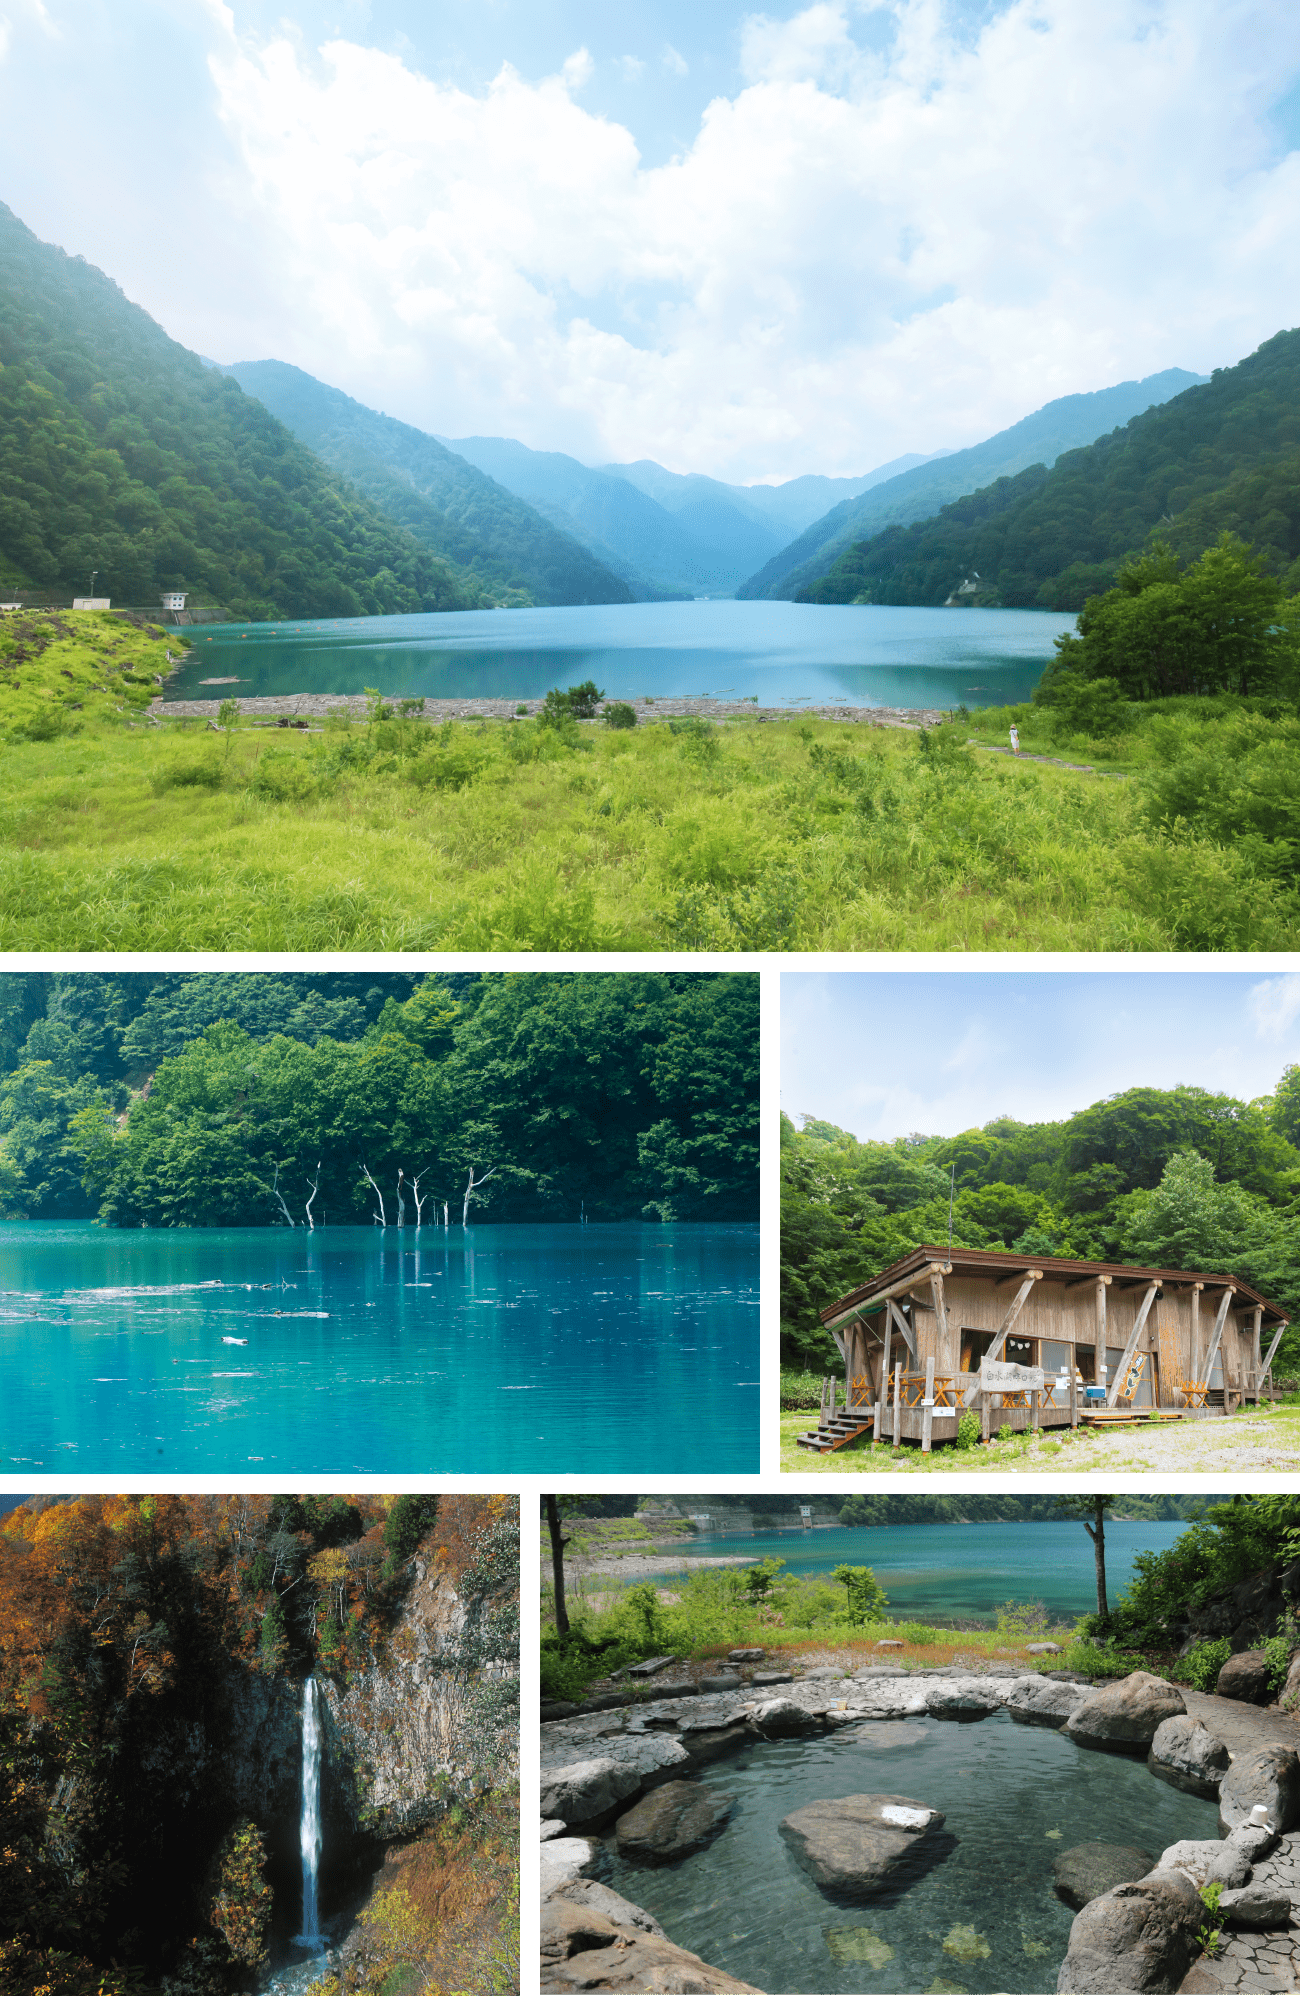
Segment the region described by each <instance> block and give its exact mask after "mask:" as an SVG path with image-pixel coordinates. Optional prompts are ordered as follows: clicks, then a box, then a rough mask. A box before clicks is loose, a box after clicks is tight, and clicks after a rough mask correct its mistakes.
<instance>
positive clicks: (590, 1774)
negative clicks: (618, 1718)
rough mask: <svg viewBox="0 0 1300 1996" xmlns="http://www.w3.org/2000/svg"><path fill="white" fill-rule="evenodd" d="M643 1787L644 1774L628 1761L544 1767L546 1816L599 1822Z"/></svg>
mask: <svg viewBox="0 0 1300 1996" xmlns="http://www.w3.org/2000/svg"><path fill="white" fill-rule="evenodd" d="M682 1758H683V1760H684V1759H685V1758H686V1756H685V1755H684V1754H683V1756H682ZM640 1786H641V1776H640V1773H639V1772H638V1770H637V1769H636V1768H635V1767H631V1766H629V1765H628V1763H627V1762H626V1761H619V1760H610V1759H607V1758H600V1759H597V1760H574V1761H570V1762H569V1765H568V1766H567V1767H551V1768H544V1769H543V1770H542V1816H543V1818H544V1819H558V1820H559V1821H560V1822H562V1823H593V1822H597V1821H598V1820H599V1819H600V1817H602V1816H605V1815H608V1813H609V1811H610V1810H611V1809H613V1808H615V1807H616V1806H617V1804H618V1803H620V1802H622V1801H625V1800H626V1798H627V1797H628V1796H629V1795H635V1794H636V1792H637V1790H638V1789H639V1788H640Z"/></svg>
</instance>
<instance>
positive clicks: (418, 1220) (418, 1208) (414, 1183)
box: [411, 1164, 429, 1234]
mask: <svg viewBox="0 0 1300 1996" xmlns="http://www.w3.org/2000/svg"><path fill="white" fill-rule="evenodd" d="M428 1169H429V1167H428V1165H427V1164H426V1165H425V1167H424V1171H417V1172H416V1174H415V1177H414V1178H413V1179H412V1180H411V1192H412V1194H413V1195H414V1198H415V1231H416V1233H417V1234H418V1233H419V1231H420V1228H421V1227H422V1226H423V1225H424V1209H425V1207H426V1205H427V1204H428V1200H427V1198H425V1199H421V1197H420V1180H421V1179H422V1178H423V1177H424V1175H425V1172H427V1171H428Z"/></svg>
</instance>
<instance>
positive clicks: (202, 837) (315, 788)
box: [0, 612, 1300, 952]
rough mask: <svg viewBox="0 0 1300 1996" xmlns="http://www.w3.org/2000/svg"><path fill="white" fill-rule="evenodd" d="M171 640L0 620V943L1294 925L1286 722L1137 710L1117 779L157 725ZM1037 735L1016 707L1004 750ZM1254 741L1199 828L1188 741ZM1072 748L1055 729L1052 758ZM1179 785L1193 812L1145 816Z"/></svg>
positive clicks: (1117, 934)
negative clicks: (1236, 779)
mask: <svg viewBox="0 0 1300 1996" xmlns="http://www.w3.org/2000/svg"><path fill="white" fill-rule="evenodd" d="M163 636H164V634H163V633H161V632H159V633H157V634H156V635H152V636H151V635H150V634H149V633H148V632H146V631H142V630H137V629H135V628H134V627H133V626H131V625H130V624H128V623H125V622H122V621H121V620H119V619H118V618H117V617H115V616H112V615H107V614H104V613H75V612H66V613H59V614H58V615H56V616H50V617H41V618H38V617H35V616H21V617H19V616H12V615H11V616H9V617H6V618H4V619H3V620H0V948H3V949H6V950H11V951H12V950H54V949H57V950H109V949H112V950H127V949H130V950H219V949H236V948H237V949H250V950H252V949H256V950H284V951H301V950H379V949H385V950H592V951H608V950H620V949H671V950H721V951H734V950H766V949H782V950H800V949H802V950H918V949H933V950H950V951H955V952H959V951H963V950H1016V951H1020V950H1097V949H1109V950H1175V949H1178V950H1193V951H1200V950H1223V949H1241V950H1248V949H1285V948H1292V947H1295V946H1296V945H1297V942H1298V941H1300V898H1298V897H1297V894H1296V890H1295V887H1294V884H1293V880H1292V874H1291V868H1290V859H1289V855H1290V852H1291V848H1290V846H1289V845H1288V844H1287V843H1286V825H1285V813H1283V820H1282V821H1281V829H1280V830H1279V822H1280V821H1279V817H1278V796H1279V794H1280V792H1281V791H1284V790H1286V789H1287V786H1288V785H1289V784H1290V783H1291V782H1292V781H1293V779H1292V778H1291V776H1290V773H1289V771H1290V768H1291V766H1293V765H1294V764H1295V761H1296V758H1295V755H1294V749H1295V746H1296V745H1297V744H1295V743H1292V741H1291V735H1292V734H1293V733H1295V734H1297V735H1298V736H1300V727H1298V726H1297V724H1294V723H1288V722H1286V721H1285V720H1280V719H1279V720H1270V719H1268V718H1267V717H1264V716H1260V715H1257V714H1254V713H1245V712H1244V711H1242V712H1238V711H1236V710H1234V712H1233V714H1232V715H1231V716H1230V717H1228V718H1227V719H1225V718H1223V717H1219V718H1217V719H1216V718H1215V716H1214V715H1209V716H1207V717H1205V718H1203V719H1198V718H1197V717H1196V715H1195V714H1189V715H1188V717H1187V718H1186V720H1185V721H1183V720H1180V719H1179V718H1178V717H1177V716H1174V717H1173V718H1172V719H1171V718H1170V717H1169V716H1167V715H1166V716H1164V717H1163V721H1162V717H1161V716H1153V717H1152V720H1154V721H1155V722H1160V723H1161V724H1162V725H1164V727H1165V737H1161V736H1160V731H1159V727H1157V728H1156V733H1155V735H1154V736H1152V735H1151V729H1150V725H1149V723H1147V722H1144V723H1143V727H1142V729H1140V730H1137V731H1136V732H1135V737H1134V741H1133V742H1130V743H1127V744H1125V743H1122V742H1121V743H1119V744H1118V745H1117V744H1111V745H1110V746H1111V747H1112V748H1113V749H1122V750H1124V752H1125V754H1126V755H1127V757H1128V760H1127V762H1125V763H1124V768H1125V770H1126V771H1128V772H1130V773H1131V780H1128V781H1120V780H1115V779H1114V778H1108V777H1104V776H1099V775H1092V774H1081V773H1079V772H1077V771H1074V770H1071V769H1068V768H1064V767H1059V766H1056V765H1052V764H1044V763H1034V762H1024V761H1022V762H1016V761H1013V760H1012V759H1011V758H1010V757H1004V756H1000V755H993V754H988V753H986V752H983V751H981V750H980V749H979V748H967V747H966V746H965V744H966V742H967V739H968V737H972V736H973V737H975V738H976V739H985V738H987V740H988V741H990V742H992V741H994V740H996V739H1005V729H1006V725H1007V720H1006V715H1005V713H1004V712H1003V711H1001V710H998V711H995V712H994V713H993V714H992V715H991V716H984V715H981V716H975V717H973V718H971V717H963V716H959V717H958V718H957V719H956V720H955V721H954V722H953V723H952V724H950V725H946V726H945V727H943V728H941V729H937V730H933V731H931V732H930V733H928V734H924V735H918V734H916V733H914V732H910V731H905V730H898V729H890V728H884V727H879V728H876V727H863V726H855V725H852V724H837V723H835V722H833V721H825V722H821V721H815V720H810V719H799V718H791V719H790V720H775V721H762V720H759V719H758V718H755V719H754V720H740V721H735V722H728V723H727V724H726V725H725V726H721V727H712V726H709V725H707V724H702V723H700V722H697V721H683V720H678V721H675V722H666V723H656V724H654V725H651V726H648V727H647V726H639V727H637V728H635V729H634V730H629V731H619V730H615V729H613V728H609V727H606V726H605V725H604V724H603V723H601V722H587V723H577V722H574V721H566V722H564V723H562V724H561V725H560V726H557V727H547V726H544V725H542V724H540V723H539V722H538V721H536V720H524V721H515V722H498V721H485V722H482V723H477V722H475V723H444V724H442V725H441V726H434V725H431V724H429V723H426V722H424V721H422V720H421V719H419V718H418V717H416V716H411V717H403V716H402V715H400V714H394V715H387V714H384V715H376V716H375V717H374V718H373V719H372V720H371V721H370V722H369V723H359V724H358V723H349V722H347V721H343V720H341V719H337V720H336V719H333V718H332V719H331V721H330V722H329V723H328V724H327V725H326V726H325V727H324V728H322V729H315V730H313V731H312V732H310V733H308V732H306V731H302V732H299V731H297V730H295V729H282V728H276V727H262V726H258V727H254V726H251V725H239V726H236V727H234V728H233V729H231V730H229V731H226V732H214V731H213V730H212V729H211V728H210V727H209V726H208V724H207V723H206V722H204V721H173V722H165V723H162V724H156V723H154V722H153V721H151V720H150V719H149V717H148V714H147V709H148V706H149V702H150V700H151V699H152V698H153V697H154V696H155V695H156V694H157V693H158V692H159V690H160V689H159V686H158V684H157V683H156V682H157V681H158V679H159V678H160V676H161V675H162V674H165V672H166V660H165V656H164V653H165V646H164V643H163ZM170 642H171V643H172V644H173V645H174V644H175V643H176V642H177V639H176V636H175V634H174V633H173V634H170ZM1163 704H1165V705H1168V704H1169V703H1163ZM1184 704H1185V705H1190V706H1204V707H1207V708H1212V707H1214V705H1215V703H1213V702H1203V703H1184ZM1020 711H1021V712H1022V713H1024V712H1025V711H1026V710H1020ZM1036 725H1039V724H1038V723H1036V722H1034V721H1032V720H1031V719H1026V720H1025V721H1023V722H1022V740H1023V741H1024V743H1025V746H1026V747H1032V746H1034V745H1035V737H1034V732H1033V730H1034V727H1035V726H1036ZM1041 725H1042V727H1043V728H1044V729H1045V728H1046V726H1047V723H1046V721H1042V722H1041ZM1171 729H1172V731H1173V733H1172V735H1171V734H1170V730H1171ZM1166 737H1167V739H1166ZM1256 738H1258V739H1256ZM1044 740H1045V742H1046V741H1047V737H1046V736H1045V737H1044ZM1162 740H1163V748H1162V747H1161V741H1162ZM1247 741H1254V742H1255V744H1256V749H1255V755H1254V761H1255V764H1256V765H1257V766H1259V767H1261V768H1264V769H1265V771H1266V774H1268V776H1269V782H1270V783H1271V784H1272V791H1271V792H1270V793H1269V795H1270V797H1271V802H1270V803H1269V809H1268V811H1267V813H1264V812H1263V807H1262V806H1261V811H1260V816H1261V826H1255V825H1254V822H1253V820H1252V821H1251V822H1250V823H1247V824H1244V825H1243V824H1239V823H1238V822H1237V818H1240V816H1241V811H1240V809H1238V806H1239V805H1240V802H1241V800H1240V799H1239V798H1238V799H1237V800H1236V803H1235V804H1234V801H1233V798H1232V797H1230V796H1228V795H1227V794H1226V791H1225V792H1224V794H1223V795H1220V794H1219V793H1218V792H1215V793H1214V795H1215V796H1217V797H1218V805H1217V806H1216V808H1217V812H1218V815H1217V816H1215V815H1214V813H1212V812H1210V813H1207V810H1206V808H1205V803H1206V795H1207V789H1206V785H1207V778H1206V767H1207V766H1208V765H1207V763H1206V758H1207V757H1208V758H1209V759H1210V760H1211V761H1213V760H1214V758H1216V757H1217V758H1218V759H1219V761H1220V762H1223V763H1224V766H1225V768H1227V769H1228V770H1229V771H1231V770H1232V769H1235V768H1236V766H1237V764H1238V763H1239V762H1240V760H1241V756H1240V750H1241V747H1242V745H1243V743H1246V742H1247ZM1078 746H1079V745H1078V744H1073V743H1068V742H1067V743H1062V742H1060V741H1057V740H1055V739H1054V738H1053V739H1052V740H1051V742H1050V752H1051V753H1052V754H1055V755H1058V756H1059V755H1062V754H1063V753H1068V752H1070V751H1071V750H1073V749H1077V748H1078ZM1084 746H1086V745H1084ZM1162 755H1163V758H1164V759H1163V760H1161V756H1162ZM1189 756H1190V757H1191V758H1192V762H1193V763H1194V764H1195V768H1194V769H1192V771H1191V774H1190V775H1189V774H1188V770H1187V768H1185V767H1184V765H1185V764H1187V759H1188V757H1189ZM1197 757H1199V758H1200V761H1199V762H1197V760H1196V758H1197ZM1171 758H1172V759H1171ZM1180 758H1181V759H1180ZM1117 766H1118V765H1117ZM1216 767H1217V764H1216ZM1171 770H1172V771H1173V773H1174V776H1173V778H1171V776H1170V772H1171ZM1174 779H1176V781H1174ZM1171 781H1173V784H1174V791H1177V790H1178V786H1179V785H1180V784H1181V785H1182V787H1183V789H1186V790H1187V791H1188V792H1189V795H1190V796H1191V797H1192V800H1193V802H1194V803H1195V805H1196V809H1197V811H1199V817H1198V818H1197V822H1196V823H1195V824H1193V823H1192V822H1191V821H1190V820H1189V819H1188V817H1187V815H1186V813H1185V812H1182V811H1173V812H1172V815H1171V813H1170V810H1169V809H1167V808H1166V806H1168V805H1169V803H1170V798H1171V797H1172V800H1173V802H1174V803H1176V802H1177V801H1178V799H1177V796H1175V795H1174V794H1173V791H1170V790H1169V786H1170V782H1171ZM1160 782H1164V784H1165V791H1160V790H1159V788H1158V786H1159V783H1160ZM1227 782H1228V779H1227V778H1225V783H1227ZM1153 785H1155V786H1156V787H1155V788H1153V787H1152V786H1153ZM1228 787H1229V788H1230V787H1231V786H1230V784H1228ZM1210 788H1211V790H1212V788H1213V786H1212V785H1211V786H1210ZM1266 788H1267V786H1266ZM1220 790H1221V791H1222V790H1224V786H1223V785H1221V786H1220ZM1166 792H1169V795H1166ZM1180 794H1181V793H1180ZM1234 810H1236V811H1237V818H1234V816H1233V812H1234ZM1162 813H1163V817H1162ZM1261 827H1262V828H1261Z"/></svg>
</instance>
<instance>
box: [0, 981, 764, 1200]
mask: <svg viewBox="0 0 1300 1996" xmlns="http://www.w3.org/2000/svg"><path fill="white" fill-rule="evenodd" d="M0 1051H2V1053H3V1060H4V1066H5V1070H6V1071H5V1073H4V1076H3V1079H0V1212H5V1213H7V1214H8V1215H10V1216H11V1217H27V1218H34V1219H51V1218H54V1219H67V1218H74V1217H83V1218H84V1217H87V1216H89V1215H92V1214H98V1215H99V1217H100V1218H101V1219H102V1220H103V1221H104V1222H105V1223H107V1224H109V1225H114V1226H262V1225H267V1226H270V1225H277V1224H279V1225H284V1224H287V1223H293V1224H296V1225H299V1226H302V1225H316V1226H319V1225H321V1224H322V1223H326V1224H330V1223H338V1224H352V1223H355V1222H362V1223H364V1222H365V1221H366V1220H368V1219H370V1218H372V1217H373V1218H376V1219H382V1222H383V1223H384V1224H386V1225H392V1224H396V1225H402V1224H403V1223H406V1224H410V1225H415V1224H416V1223H417V1221H418V1220H419V1218H420V1215H421V1212H423V1216H424V1220H425V1222H426V1223H428V1222H429V1221H430V1220H431V1218H432V1211H431V1209H430V1202H434V1204H436V1205H438V1206H441V1204H442V1203H443V1202H446V1203H447V1204H448V1205H449V1206H450V1208H451V1215H452V1217H453V1219H455V1220H456V1221H459V1220H460V1219H461V1217H462V1213H463V1212H465V1211H466V1210H467V1208H466V1204H465V1201H466V1196H467V1187H468V1184H469V1180H470V1177H471V1174H472V1176H473V1180H474V1182H475V1190H474V1193H473V1198H472V1201H471V1202H470V1205H469V1207H468V1210H469V1212H470V1217H471V1218H474V1217H483V1218H490V1219H492V1220H494V1221H520V1220H575V1219H577V1218H578V1217H579V1215H580V1213H581V1212H583V1211H584V1210H585V1213H586V1216H587V1218H588V1219H589V1220H612V1219H625V1218H629V1217H640V1216H642V1215H643V1214H645V1215H650V1216H657V1217H659V1218H662V1219H670V1218H676V1219H683V1220H703V1219H750V1218H754V1217H756V1212H757V1188H758V1136H757V1127H756V1108H757V1089H758V979H757V978H756V977H755V976H753V975H748V974H725V975H700V974H693V973H689V972H661V973H645V974H642V973H630V974H627V975H623V974H611V975H603V974H599V973H595V974H588V975H583V974H568V973H548V972H536V973H491V974H487V975H479V974H477V973H474V974H468V973H463V974H456V973H452V974H450V975H448V976H433V977H425V976H421V975H418V974H416V973H404V972H395V973H389V974H386V975H379V976H376V975H369V974H360V975H348V974H342V975H337V976H334V975H329V974H324V975H317V974H312V973H290V974H284V975H271V974H263V973H256V974H248V975H242V974H225V973H212V974H203V973H179V974H158V975H154V974H151V973H145V972H137V973H124V974H122V975H108V974H102V973H98V972H75V973H46V972H33V973H18V974H13V975H7V976H0ZM313 1188H316V1189H315V1191H314V1193H313ZM309 1202H310V1211H308V1204H309ZM439 1217H441V1216H439Z"/></svg>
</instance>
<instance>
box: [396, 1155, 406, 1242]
mask: <svg viewBox="0 0 1300 1996" xmlns="http://www.w3.org/2000/svg"><path fill="white" fill-rule="evenodd" d="M405 1177H406V1173H405V1171H403V1170H402V1168H401V1167H400V1165H399V1167H398V1172H397V1224H398V1226H399V1227H404V1226H405V1225H406V1201H405V1199H403V1197H402V1182H403V1180H404V1179H405Z"/></svg>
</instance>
